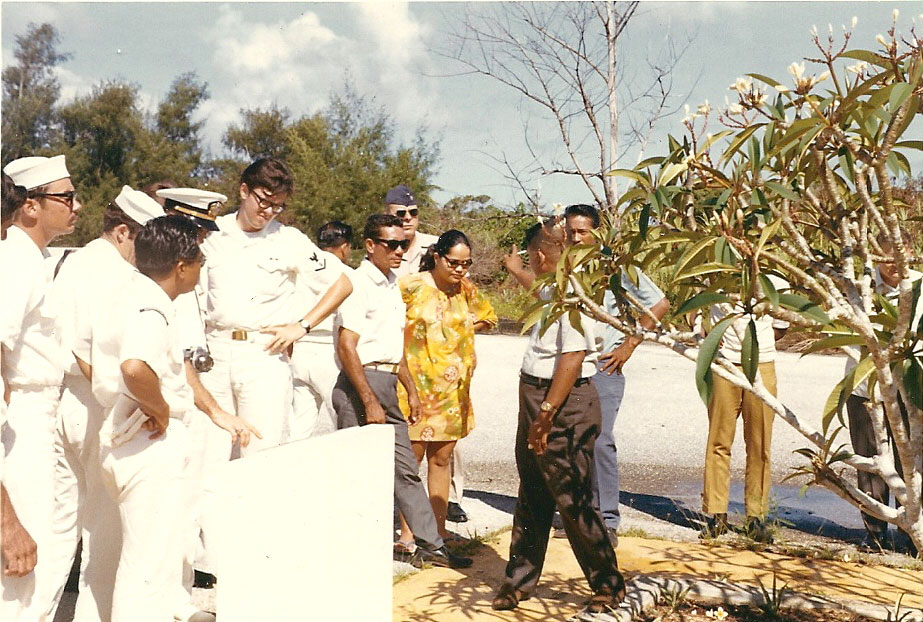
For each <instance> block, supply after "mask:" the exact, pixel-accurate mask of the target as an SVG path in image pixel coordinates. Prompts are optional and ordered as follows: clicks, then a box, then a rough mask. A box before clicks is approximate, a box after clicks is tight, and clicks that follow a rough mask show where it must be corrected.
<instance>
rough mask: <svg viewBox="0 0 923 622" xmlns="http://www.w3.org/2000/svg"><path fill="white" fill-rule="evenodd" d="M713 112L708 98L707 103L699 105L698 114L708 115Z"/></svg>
mask: <svg viewBox="0 0 923 622" xmlns="http://www.w3.org/2000/svg"><path fill="white" fill-rule="evenodd" d="M709 112H711V105H710V104H709V103H708V100H707V99H706V100H705V103H704V104H702V105H701V106H699V107H698V109H697V110H696V114H701V115H706V114H708V113H709Z"/></svg>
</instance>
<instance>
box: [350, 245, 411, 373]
mask: <svg viewBox="0 0 923 622" xmlns="http://www.w3.org/2000/svg"><path fill="white" fill-rule="evenodd" d="M352 283H353V293H352V294H350V295H349V297H348V298H347V299H346V300H345V301H344V302H343V304H342V305H340V309H339V311H338V312H337V316H336V319H335V321H334V325H335V334H337V333H338V332H339V328H340V327H341V326H342V327H343V328H347V329H349V330H351V331H353V332H354V333H357V334H358V335H359V341H358V343H357V344H356V350H357V352H358V353H359V360H360V361H361V362H362V364H363V365H367V364H369V363H400V362H401V359H402V358H403V357H404V323H405V322H406V313H407V307H406V306H405V305H404V299H403V298H402V297H401V290H400V288H399V287H398V285H397V276H396V275H395V274H394V271H389V272H388V274H387V276H386V275H385V274H383V273H382V271H381V270H379V269H378V268H376V267H375V265H374V264H373V263H372V262H371V261H369V260H368V259H364V260H363V261H362V263H361V264H360V265H359V267H358V268H356V270H355V271H354V272H353V274H352Z"/></svg>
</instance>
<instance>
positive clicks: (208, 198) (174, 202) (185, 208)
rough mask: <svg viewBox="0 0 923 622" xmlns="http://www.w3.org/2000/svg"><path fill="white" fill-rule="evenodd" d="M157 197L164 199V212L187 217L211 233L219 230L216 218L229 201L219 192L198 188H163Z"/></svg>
mask: <svg viewBox="0 0 923 622" xmlns="http://www.w3.org/2000/svg"><path fill="white" fill-rule="evenodd" d="M157 196H158V197H160V198H161V199H164V206H163V209H164V211H166V212H168V213H169V212H175V213H177V214H180V215H182V216H186V217H187V218H189V219H190V220H192V221H193V222H195V224H197V225H198V226H199V227H202V228H203V229H208V230H209V231H217V230H218V225H217V224H215V218H216V217H217V216H218V210H219V209H221V206H222V205H224V204H225V203H226V202H227V200H228V198H227V197H226V196H224V195H223V194H221V193H219V192H211V191H210V190H199V189H198V188H163V189H161V190H158V191H157Z"/></svg>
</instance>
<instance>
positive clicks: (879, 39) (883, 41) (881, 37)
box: [875, 34, 888, 47]
mask: <svg viewBox="0 0 923 622" xmlns="http://www.w3.org/2000/svg"><path fill="white" fill-rule="evenodd" d="M875 41H877V42H878V43H880V44H881V45H882V46H883V47H888V40H887V39H885V36H884V35H883V34H879V35H878V36H877V37H875Z"/></svg>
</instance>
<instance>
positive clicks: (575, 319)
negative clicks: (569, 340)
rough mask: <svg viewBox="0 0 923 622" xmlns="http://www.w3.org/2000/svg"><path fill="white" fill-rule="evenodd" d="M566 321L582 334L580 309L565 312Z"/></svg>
mask: <svg viewBox="0 0 923 622" xmlns="http://www.w3.org/2000/svg"><path fill="white" fill-rule="evenodd" d="M567 321H568V322H569V323H570V325H571V327H572V328H573V329H574V330H575V331H577V332H578V333H580V334H581V335H582V334H583V325H581V323H580V311H577V310H576V309H571V310H570V311H568V312H567Z"/></svg>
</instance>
